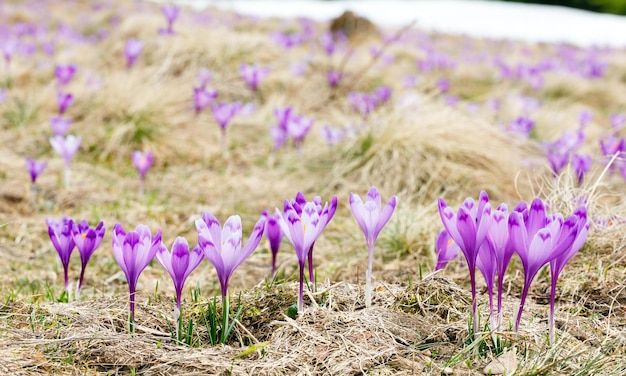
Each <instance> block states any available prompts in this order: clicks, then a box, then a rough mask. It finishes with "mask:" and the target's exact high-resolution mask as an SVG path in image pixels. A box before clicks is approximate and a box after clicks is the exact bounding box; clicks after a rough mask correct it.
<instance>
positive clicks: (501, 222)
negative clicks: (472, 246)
mask: <svg viewBox="0 0 626 376" xmlns="http://www.w3.org/2000/svg"><path fill="white" fill-rule="evenodd" d="M516 210H518V211H519V210H521V209H520V208H516ZM508 221H509V208H508V206H507V205H506V204H504V203H502V204H500V205H498V207H497V208H496V210H494V211H492V213H491V227H490V228H489V231H488V232H487V238H486V240H487V242H488V243H489V245H490V247H491V248H492V250H493V254H494V258H495V267H496V273H497V275H498V302H497V312H498V316H497V321H496V327H499V326H500V324H501V322H502V294H503V291H502V290H503V286H504V276H505V274H506V270H507V269H508V267H509V263H510V262H511V258H512V257H513V254H514V253H515V249H513V248H512V247H511V245H510V242H509V228H508ZM479 252H480V251H479ZM492 311H493V309H492ZM492 324H493V322H492Z"/></svg>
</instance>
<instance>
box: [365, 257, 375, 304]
mask: <svg viewBox="0 0 626 376" xmlns="http://www.w3.org/2000/svg"><path fill="white" fill-rule="evenodd" d="M368 248H369V253H368V257H367V272H366V273H365V307H366V308H369V307H371V306H372V264H373V261H374V246H373V245H372V246H369V247H368Z"/></svg>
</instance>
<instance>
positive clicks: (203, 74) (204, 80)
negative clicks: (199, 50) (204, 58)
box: [196, 68, 213, 88]
mask: <svg viewBox="0 0 626 376" xmlns="http://www.w3.org/2000/svg"><path fill="white" fill-rule="evenodd" d="M196 78H197V79H198V81H199V82H200V83H199V87H201V88H204V87H206V85H208V83H209V82H211V80H212V79H213V73H211V71H210V70H208V69H206V68H200V69H199V70H198V72H197V73H196Z"/></svg>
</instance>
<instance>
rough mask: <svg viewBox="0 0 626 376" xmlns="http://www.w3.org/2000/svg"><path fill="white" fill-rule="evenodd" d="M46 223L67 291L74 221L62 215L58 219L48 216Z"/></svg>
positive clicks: (72, 248) (73, 244)
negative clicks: (61, 266) (61, 265)
mask: <svg viewBox="0 0 626 376" xmlns="http://www.w3.org/2000/svg"><path fill="white" fill-rule="evenodd" d="M46 223H47V224H48V236H49V237H50V240H51V241H52V244H53V245H54V248H55V249H56V250H57V253H58V254H59V258H60V259H61V264H63V276H64V278H65V290H66V291H67V292H68V293H69V279H68V275H67V272H68V268H69V264H70V256H71V255H72V251H73V250H74V246H75V243H74V237H73V236H72V227H73V226H74V221H72V220H71V219H69V218H67V217H63V218H62V219H61V220H58V221H57V220H54V219H52V218H48V219H47V220H46Z"/></svg>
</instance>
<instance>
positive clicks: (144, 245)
mask: <svg viewBox="0 0 626 376" xmlns="http://www.w3.org/2000/svg"><path fill="white" fill-rule="evenodd" d="M111 240H112V248H113V256H115V260H116V261H117V263H118V265H119V266H120V268H122V271H123V272H124V275H125V276H126V281H127V282H128V291H129V300H130V331H131V333H132V332H133V331H134V322H135V292H136V291H137V281H138V280H139V275H140V274H141V272H142V271H143V270H144V269H145V268H146V266H148V264H150V262H151V261H152V259H153V258H154V256H155V255H156V253H157V251H158V250H159V248H161V230H160V229H159V230H157V232H156V234H154V236H152V234H151V233H150V229H149V228H148V226H146V225H139V226H137V227H136V228H135V231H129V232H128V233H126V231H124V227H122V225H121V224H119V223H117V224H115V226H114V227H113V235H112V239H111Z"/></svg>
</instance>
